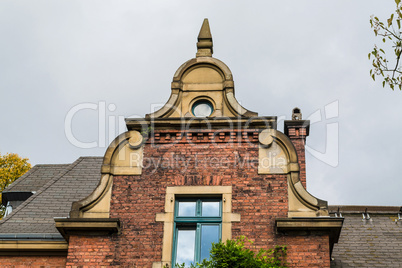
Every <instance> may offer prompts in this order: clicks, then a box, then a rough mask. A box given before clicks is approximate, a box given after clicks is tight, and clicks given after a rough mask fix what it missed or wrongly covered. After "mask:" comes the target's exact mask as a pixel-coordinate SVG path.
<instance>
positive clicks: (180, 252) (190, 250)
mask: <svg viewBox="0 0 402 268" xmlns="http://www.w3.org/2000/svg"><path fill="white" fill-rule="evenodd" d="M176 252H177V253H176V263H178V264H182V263H185V264H186V267H187V266H189V265H190V264H191V263H194V252H195V230H178V232H177V248H176Z"/></svg>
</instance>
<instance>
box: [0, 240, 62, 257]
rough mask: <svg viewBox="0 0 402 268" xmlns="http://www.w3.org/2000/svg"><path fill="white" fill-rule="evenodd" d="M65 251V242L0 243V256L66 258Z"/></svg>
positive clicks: (24, 241) (19, 241) (29, 241)
mask: <svg viewBox="0 0 402 268" xmlns="http://www.w3.org/2000/svg"><path fill="white" fill-rule="evenodd" d="M67 250H68V243H67V242H66V241H40V240H15V241H0V256H30V255H35V256H41V255H46V256H66V255H67Z"/></svg>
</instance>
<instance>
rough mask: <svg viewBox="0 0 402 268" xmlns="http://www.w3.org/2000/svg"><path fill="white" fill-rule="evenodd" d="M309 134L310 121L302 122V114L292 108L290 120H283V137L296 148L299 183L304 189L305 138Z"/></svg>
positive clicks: (297, 109)
mask: <svg viewBox="0 0 402 268" xmlns="http://www.w3.org/2000/svg"><path fill="white" fill-rule="evenodd" d="M309 132H310V120H302V113H301V110H300V109H299V108H297V107H296V108H294V109H293V112H292V120H285V135H286V136H288V137H289V139H290V140H291V141H292V143H293V145H294V146H295V148H296V152H297V157H298V159H299V166H300V181H301V182H302V184H303V186H304V188H306V187H307V185H306V154H305V145H306V138H307V136H308V135H309Z"/></svg>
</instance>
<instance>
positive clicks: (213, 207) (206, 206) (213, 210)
mask: <svg viewBox="0 0 402 268" xmlns="http://www.w3.org/2000/svg"><path fill="white" fill-rule="evenodd" d="M202 216H203V217H219V216H220V215H219V202H202Z"/></svg>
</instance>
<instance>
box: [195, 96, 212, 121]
mask: <svg viewBox="0 0 402 268" xmlns="http://www.w3.org/2000/svg"><path fill="white" fill-rule="evenodd" d="M191 111H192V112H193V115H194V116H196V117H208V116H210V115H211V114H212V113H213V111H214V106H213V105H212V103H211V102H210V101H208V100H204V99H202V100H198V101H196V102H195V103H194V104H193V107H192V109H191Z"/></svg>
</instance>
